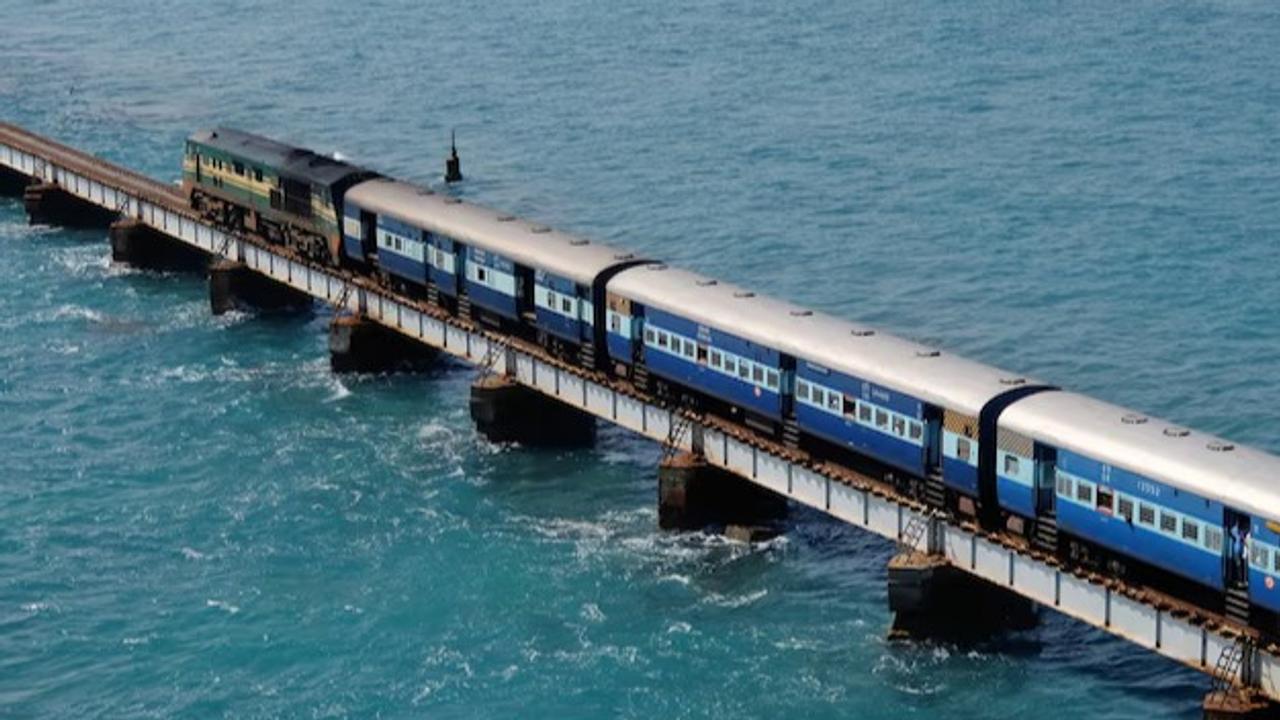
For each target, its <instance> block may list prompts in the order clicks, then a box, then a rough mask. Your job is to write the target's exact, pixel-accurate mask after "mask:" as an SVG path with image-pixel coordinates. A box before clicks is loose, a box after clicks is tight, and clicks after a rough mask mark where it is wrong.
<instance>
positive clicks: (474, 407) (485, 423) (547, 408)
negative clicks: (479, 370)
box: [471, 374, 596, 447]
mask: <svg viewBox="0 0 1280 720" xmlns="http://www.w3.org/2000/svg"><path fill="white" fill-rule="evenodd" d="M471 419H472V420H474V421H475V423H476V429H477V430H479V431H480V434H482V435H484V436H485V437H486V438H488V439H489V440H490V441H492V442H518V443H521V444H524V445H538V446H546V447H581V446H586V445H590V444H591V443H592V442H593V441H594V440H595V434H596V420H595V418H594V417H592V416H591V415H588V414H587V413H585V412H583V411H581V410H579V409H577V408H575V407H571V406H569V405H565V404H564V403H562V402H560V401H558V400H554V399H552V398H549V397H547V396H546V395H543V394H542V393H540V392H538V391H536V390H533V389H530V388H527V387H525V386H523V385H520V384H519V383H517V382H516V381H515V380H512V379H511V378H508V377H505V376H503V375H497V374H494V375H486V376H484V377H482V378H480V379H479V380H476V381H475V382H474V383H472V385H471Z"/></svg>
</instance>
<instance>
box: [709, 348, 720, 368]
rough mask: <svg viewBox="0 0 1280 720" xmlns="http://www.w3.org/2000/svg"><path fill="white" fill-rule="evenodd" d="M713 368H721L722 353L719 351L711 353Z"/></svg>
mask: <svg viewBox="0 0 1280 720" xmlns="http://www.w3.org/2000/svg"><path fill="white" fill-rule="evenodd" d="M711 367H713V368H716V369H719V368H720V351H719V350H712V351H711Z"/></svg>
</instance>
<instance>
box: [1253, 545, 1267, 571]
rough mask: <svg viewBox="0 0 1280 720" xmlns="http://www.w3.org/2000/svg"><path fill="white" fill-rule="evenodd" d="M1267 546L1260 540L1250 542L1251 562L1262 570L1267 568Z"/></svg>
mask: <svg viewBox="0 0 1280 720" xmlns="http://www.w3.org/2000/svg"><path fill="white" fill-rule="evenodd" d="M1268 554H1269V553H1268V552H1267V546H1266V545H1263V544H1262V543H1260V542H1250V543H1249V562H1250V563H1252V564H1253V565H1254V566H1255V567H1257V568H1258V569H1260V570H1266V569H1267V565H1268V564H1269V563H1268V562H1267V559H1268V558H1267V555H1268Z"/></svg>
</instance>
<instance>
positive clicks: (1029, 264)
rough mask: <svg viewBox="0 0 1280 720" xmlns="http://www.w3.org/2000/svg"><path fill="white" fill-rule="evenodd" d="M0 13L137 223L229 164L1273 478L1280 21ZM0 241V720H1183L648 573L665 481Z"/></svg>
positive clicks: (606, 7)
mask: <svg viewBox="0 0 1280 720" xmlns="http://www.w3.org/2000/svg"><path fill="white" fill-rule="evenodd" d="M532 7H535V6H530V5H528V4H525V3H506V2H501V3H486V4H481V5H478V6H476V7H465V6H463V4H437V5H429V6H423V7H418V6H416V4H413V5H410V4H405V5H402V4H399V3H389V2H371V3H364V4H357V3H336V2H320V3H315V4H312V5H310V6H306V7H303V6H299V5H297V4H292V5H290V4H287V3H286V4H281V3H257V2H237V3H229V4H217V5H215V4H212V3H207V4H206V3H168V2H166V3H162V2H126V3H115V4H108V3H83V4H77V3H69V2H55V3H48V4H40V5H33V4H30V3H25V2H16V1H14V0H0V28H3V30H0V39H3V42H0V69H2V70H3V71H2V72H0V115H2V116H3V117H4V118H5V119H8V120H10V121H14V122H17V123H20V124H23V125H26V126H28V127H30V128H32V129H34V130H36V131H40V132H44V133H47V134H51V135H53V136H55V137H58V138H60V139H62V140H65V141H68V142H70V143H71V144H74V145H77V146H80V147H83V148H86V149H89V150H91V151H95V152H98V153H100V154H103V155H105V156H107V157H110V158H112V159H114V160H117V161H120V162H123V163H124V164H127V165H129V166H131V167H135V168H138V169H140V170H143V171H145V172H148V173H150V174H152V175H154V176H156V177H160V178H167V179H173V178H176V177H177V174H178V152H179V148H180V143H181V141H182V138H183V137H184V135H185V134H186V133H187V132H188V131H190V130H192V129H194V128H197V127H202V126H207V125H212V124H215V123H228V124H234V125H238V126H241V127H245V128H247V129H252V130H257V131H260V132H264V133H267V134H270V135H274V136H278V137H281V138H285V139H290V140H294V141H298V142H302V143H305V144H309V145H312V146H315V147H317V148H318V149H321V150H325V151H340V152H342V153H343V154H345V155H347V156H349V157H351V158H355V159H358V160H361V161H365V162H367V163H369V164H372V165H374V166H376V167H379V168H381V169H384V170H387V171H390V172H393V173H395V174H397V175H401V176H404V177H407V178H412V179H417V180H421V181H430V182H434V181H435V179H436V178H437V177H438V174H439V172H440V170H441V168H442V162H441V161H442V158H443V155H444V153H445V151H446V148H447V142H448V133H449V130H450V129H451V128H455V127H456V128H457V130H458V136H459V145H460V149H461V152H462V156H463V163H464V171H465V172H466V173H467V175H468V178H469V179H468V182H467V183H466V184H465V185H464V186H463V189H462V192H464V193H465V194H466V195H468V196H470V197H472V198H474V199H476V200H479V201H482V202H486V203H489V204H493V205H497V206H501V207H504V208H509V209H512V210H515V211H519V212H522V213H525V214H529V215H532V216H535V217H537V218H539V219H542V220H544V221H546V222H550V223H553V224H556V225H559V226H563V227H567V228H571V229H573V230H577V231H581V232H584V233H587V234H589V235H592V236H595V237H598V238H601V239H604V240H609V241H611V242H614V243H617V244H622V245H628V246H631V247H634V248H637V249H639V250H643V251H645V252H648V253H651V254H654V255H657V256H661V257H663V258H667V259H669V260H671V261H674V262H678V263H681V264H685V265H689V266H693V267H695V268H697V269H698V270H701V271H704V272H709V273H712V274H715V275H718V276H722V277H726V278H729V279H732V280H736V281H740V282H744V283H747V284H750V285H753V286H755V287H757V288H760V289H762V290H765V291H768V292H771V293H774V294H778V295H782V296H786V297H789V298H792V299H796V300H799V301H803V302H806V303H808V304H811V305H813V306H816V307H820V308H822V309H826V310H831V311H835V312H837V313H840V314H843V315H846V316H848V317H850V318H857V319H861V320H866V321H870V322H873V323H876V324H879V325H881V326H883V327H886V328H888V329H892V330H894V331H896V332H898V333H900V334H904V335H909V336H911V337H914V338H917V339H922V340H926V341H929V342H935V343H939V344H941V345H942V346H943V347H946V348H949V349H952V350H955V351H959V352H962V353H965V354H968V355H971V356H973V357H976V358H979V359H982V360H985V361H988V362H992V363H997V364H1000V365H1003V366H1006V367H1011V368H1015V369H1018V370H1021V371H1024V372H1028V373H1034V374H1036V375H1039V376H1041V377H1045V378H1048V379H1050V380H1053V381H1056V382H1059V383H1062V384H1065V385H1067V386H1070V387H1073V388H1076V389H1081V390H1084V391H1087V392H1090V393H1094V394H1097V395H1100V396H1102V397H1105V398H1107V399H1110V400H1113V401H1117V402H1121V403H1124V404H1127V405H1131V406H1134V407H1137V408H1141V409H1143V410H1146V411H1150V412H1154V413H1157V414H1160V415H1163V416H1166V417H1169V418H1172V419H1174V420H1177V421H1180V422H1184V423H1187V424H1191V425H1193V426H1195V427H1199V428H1203V429H1205V430H1209V431H1214V432H1218V433H1221V434H1225V435H1227V436H1229V437H1232V438H1234V439H1236V440H1239V441H1242V442H1248V443H1252V444H1255V445H1259V446H1262V447H1266V448H1268V449H1270V450H1273V451H1280V439H1278V438H1277V434H1276V432H1275V430H1274V421H1275V418H1276V416H1277V410H1276V408H1277V407H1280V354H1278V353H1277V352H1276V351H1275V349H1276V348H1277V347H1278V346H1280V345H1278V344H1277V343H1278V341H1280V327H1278V325H1277V323H1276V321H1275V315H1274V313H1275V310H1274V308H1275V307H1276V306H1277V304H1280V283H1277V270H1276V268H1277V267H1280V249H1278V248H1277V243H1276V239H1277V237H1278V236H1280V221H1278V220H1277V213H1276V210H1277V208H1280V182H1278V181H1280V177H1278V176H1280V170H1277V168H1278V167H1280V162H1278V161H1280V139H1278V138H1280V135H1278V133H1277V122H1278V120H1277V119H1278V118H1280V112H1278V110H1280V53H1277V52H1276V51H1275V48H1277V47H1280V12H1278V11H1277V10H1276V9H1275V8H1274V7H1273V5H1272V4H1269V3H1265V2H1247V1H1242V2H1221V3H1188V4H1183V5H1179V6H1166V5H1161V4H1154V3H1131V4H1126V5H1125V6H1123V7H1119V8H1117V7H1113V4H1109V3H1088V4H1086V3H1080V4H1061V5H1053V6H1046V5H1044V4H1043V3H1027V2H1013V3H988V2H978V3H968V4H954V3H942V2H923V3H915V4H905V5H902V6H901V7H898V6H895V5H893V4H879V3H830V2H799V3H795V4H791V5H788V6H782V5H776V6H765V7H757V8H751V9H747V8H742V7H738V6H735V5H733V4H729V3H678V2H670V1H669V0H653V1H652V2H646V3H634V2H616V3H607V4H595V3H586V2H573V1H572V0H547V2H543V3H538V4H537V5H536V13H535V12H533V11H532V10H531V8H532ZM326 321H327V318H326V316H325V315H324V314H323V312H318V313H317V314H316V315H314V316H310V317H302V318H253V317H248V316H230V317H224V318H217V319H215V318H212V317H210V315H209V314H208V311H207V297H206V290H205V287H204V285H203V283H202V282H201V281H200V280H199V279H196V278H193V277H189V276H180V275H156V274H146V273H138V272H134V271H131V270H129V269H126V268H119V267H113V266H112V265H111V264H110V262H109V256H108V249H107V247H106V245H105V243H104V242H103V239H102V237H101V233H93V232H89V233H85V232H69V231H64V230H57V229H41V228H28V227H27V226H26V224H25V218H24V216H23V214H22V211H21V208H20V206H19V204H18V203H15V202H13V201H0V331H2V334H3V337H4V338H5V342H4V343H2V344H0V434H2V435H3V437H4V444H3V454H2V455H0V461H2V462H0V467H2V468H3V478H4V481H3V483H0V716H5V717H81V716H89V717H92V716H103V717H192V718H204V717H215V716H228V717H274V716H284V717H421V716H430V717H516V716H518V717H556V718H560V717H583V718H587V717H605V716H621V717H636V718H649V717H658V716H662V717H707V716H729V715H732V716H735V717H770V718H771V717H778V716H782V715H784V714H787V715H794V716H796V717H802V716H803V717H810V716H813V717H850V718H879V717H884V718H889V717H900V716H912V717H938V716H942V717H958V718H967V717H1009V716H1013V715H1015V714H1017V713H1023V712H1027V711H1032V712H1035V711H1040V712H1043V711H1045V710H1049V709H1054V708H1062V709H1065V708H1070V709H1071V711H1072V712H1073V714H1078V715H1080V716H1082V717H1100V718H1101V717H1117V718H1130V717H1140V716H1150V717H1166V716H1183V717H1196V716H1197V715H1196V713H1197V706H1198V703H1199V699H1200V697H1201V695H1202V693H1203V692H1204V690H1205V689H1206V687H1207V682H1206V681H1205V679H1204V678H1202V677H1201V676H1199V675H1198V674H1196V673H1193V672H1190V671H1186V670H1182V669H1180V668H1178V667H1176V666H1174V665H1172V664H1170V663H1167V662H1165V661H1162V660H1159V659H1157V658H1155V657H1152V656H1149V655H1147V654H1144V653H1142V652H1139V651H1137V650H1135V649H1133V648H1131V647H1130V646H1128V645H1126V644H1124V643H1121V642H1119V641H1115V640H1112V639H1109V638H1107V637H1105V636H1103V635H1101V634H1100V633H1097V632H1094V631H1091V630H1089V629H1087V628H1084V627H1082V626H1079V625H1077V624H1074V623H1071V622H1069V621H1066V620H1064V619H1061V618H1059V617H1056V616H1053V615H1046V618H1045V622H1044V623H1043V625H1042V626H1041V627H1040V628H1038V629H1037V630H1035V631H1032V632H1029V633H1024V634H1019V635H1016V636H1013V637H1008V638H1001V639H996V640H993V641H992V642H989V643H984V644H982V645H980V646H978V647H963V648H962V647H954V646H947V645H924V646H917V647H897V646H890V645H887V644H886V643H885V642H884V640H883V639H882V638H883V636H884V631H885V629H886V627H887V624H888V620H889V618H888V613H887V610H886V608H885V593H884V574H883V566H884V562H885V560H886V559H887V557H888V555H889V553H890V551H891V550H890V548H889V547H888V546H887V545H886V544H885V543H883V542H880V541H878V540H876V539H874V538H871V537H868V536H864V535H861V534H858V533H855V532H852V531H850V530H848V529H846V528H844V527H842V526H841V525H839V524H837V523H834V522H831V521H828V520H826V519H824V518H823V517H821V516H820V515H818V514H816V513H810V512H805V511H796V512H795V513H794V514H793V515H792V517H791V519H790V520H789V523H788V531H787V534H786V536H785V537H784V538H783V539H780V540H778V541H775V542H773V543H770V544H768V545H766V546H763V547H758V548H746V547H744V546H740V545H734V544H731V543H727V542H724V541H721V540H718V539H716V538H713V537H705V536H702V535H698V534H692V535H671V534H664V533H659V532H658V531H657V530H656V528H655V525H656V513H655V510H654V505H655V498H654V494H655V491H654V481H653V465H654V463H655V460H656V457H657V450H656V449H655V447H654V446H652V445H651V444H648V443H644V442H640V441H638V440H636V439H635V438H632V437H630V436H627V435H625V434H622V433H619V432H616V431H613V430H606V431H605V432H604V433H603V435H602V438H601V441H600V443H599V444H598V447H596V448H595V449H593V450H589V451H578V452H571V453H548V452H532V451H525V450H519V449H510V448H496V447H493V446H491V445H488V444H487V443H485V442H484V441H482V440H480V439H478V438H477V437H476V436H475V435H474V433H473V431H472V429H471V426H470V423H469V420H468V417H467V413H466V404H465V403H466V392H465V391H466V387H467V384H468V383H469V381H470V373H469V372H468V371H467V370H466V369H465V368H463V367H461V366H447V367H443V368H441V369H440V370H439V371H438V372H436V373H434V374H430V375H426V376H418V377H409V376H394V377H380V378H371V377H361V378H341V379H339V378H336V377H334V376H332V375H330V374H329V372H328V370H327V365H326V356H325V334H324V332H325V327H326Z"/></svg>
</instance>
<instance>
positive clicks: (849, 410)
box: [844, 395, 858, 420]
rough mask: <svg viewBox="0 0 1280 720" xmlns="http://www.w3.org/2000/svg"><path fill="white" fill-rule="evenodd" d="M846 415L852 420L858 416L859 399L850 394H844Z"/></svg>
mask: <svg viewBox="0 0 1280 720" xmlns="http://www.w3.org/2000/svg"><path fill="white" fill-rule="evenodd" d="M844 416H845V417H847V418H849V419H850V420H853V419H854V418H856V417H858V401H857V400H854V399H853V398H851V397H849V396H848V395H845V396H844Z"/></svg>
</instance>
